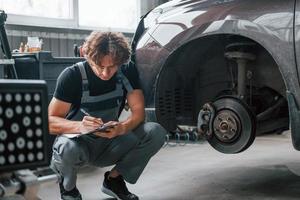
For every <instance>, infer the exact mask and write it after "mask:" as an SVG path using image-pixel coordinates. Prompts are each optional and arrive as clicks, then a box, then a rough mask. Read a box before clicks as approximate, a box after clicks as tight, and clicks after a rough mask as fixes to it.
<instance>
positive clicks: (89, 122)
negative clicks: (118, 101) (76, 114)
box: [79, 116, 103, 134]
mask: <svg viewBox="0 0 300 200" xmlns="http://www.w3.org/2000/svg"><path fill="white" fill-rule="evenodd" d="M101 125H103V121H102V119H101V118H96V117H91V116H84V117H83V119H82V121H81V123H80V127H79V130H80V133H83V134H84V133H88V132H90V131H92V130H95V129H96V128H98V127H99V126H101Z"/></svg>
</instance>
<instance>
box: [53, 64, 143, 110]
mask: <svg viewBox="0 0 300 200" xmlns="http://www.w3.org/2000/svg"><path fill="white" fill-rule="evenodd" d="M84 67H85V70H86V74H87V79H88V82H89V91H90V95H91V96H97V95H101V94H105V93H108V92H111V91H113V90H114V89H115V88H116V81H117V77H116V74H115V75H114V76H113V77H112V78H111V79H110V80H102V79H100V78H99V77H97V76H96V75H95V73H94V72H93V71H92V69H91V67H90V66H89V64H88V63H87V62H86V61H85V62H84ZM121 70H122V72H123V74H124V75H125V76H126V77H127V79H128V80H129V82H130V84H131V86H132V88H133V89H141V86H140V81H139V75H138V71H137V69H136V68H135V66H134V65H133V64H127V65H122V66H121ZM81 95H82V78H81V74H80V70H79V68H78V67H77V66H75V65H73V66H71V67H67V68H66V69H65V70H63V71H62V72H61V74H60V75H59V77H58V79H57V84H56V88H55V91H54V95H53V96H54V97H55V98H57V99H59V100H61V101H64V102H68V103H71V104H72V106H71V110H74V109H77V108H79V106H80V102H81Z"/></svg>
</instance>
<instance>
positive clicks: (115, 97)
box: [51, 63, 166, 190]
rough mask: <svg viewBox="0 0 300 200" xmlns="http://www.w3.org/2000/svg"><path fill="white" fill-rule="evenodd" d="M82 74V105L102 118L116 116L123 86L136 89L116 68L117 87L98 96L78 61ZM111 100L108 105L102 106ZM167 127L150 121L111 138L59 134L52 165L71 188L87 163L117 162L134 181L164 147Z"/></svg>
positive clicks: (80, 116) (101, 165)
mask: <svg viewBox="0 0 300 200" xmlns="http://www.w3.org/2000/svg"><path fill="white" fill-rule="evenodd" d="M77 65H78V67H79V69H80V73H81V77H82V97H81V104H80V107H81V108H84V109H85V110H87V111H88V112H89V113H91V115H92V116H95V117H100V118H102V119H103V121H110V120H117V119H118V114H119V109H120V106H121V102H122V100H123V98H124V97H123V95H124V91H123V88H125V89H126V90H127V93H130V92H131V91H132V90H133V89H132V87H131V85H130V83H129V81H128V80H127V78H126V77H125V76H124V75H123V74H122V72H121V70H119V71H118V72H117V83H116V87H115V90H113V91H111V92H108V93H105V94H101V95H98V96H90V92H89V89H88V87H87V86H88V84H89V82H88V79H87V75H86V71H85V68H84V65H83V64H82V63H78V64H77ZM104 102H110V105H113V106H110V107H109V108H107V107H105V106H103V104H105V103H104ZM112 102H113V104H112ZM82 118H83V115H82V114H81V113H80V112H77V114H76V115H75V116H73V117H72V120H81V119H82ZM165 134H166V131H165V129H164V128H162V127H161V126H160V125H159V124H157V123H153V122H148V123H142V124H140V125H139V126H138V127H137V128H136V129H134V130H133V131H131V132H129V133H127V134H124V135H121V136H117V137H115V138H112V139H108V138H102V137H97V136H95V135H92V134H91V135H82V136H80V137H75V138H68V137H65V136H63V135H61V136H57V138H56V140H55V142H54V145H53V156H52V160H51V168H52V169H53V170H54V171H56V172H57V173H58V174H59V175H61V176H62V177H63V185H64V188H65V189H66V190H71V189H73V188H74V187H75V185H76V177H77V175H76V174H77V171H78V168H79V167H81V166H84V165H94V166H98V167H105V166H110V165H115V167H114V169H116V170H118V171H119V172H120V173H121V174H122V176H123V177H124V179H125V180H126V181H127V182H129V183H135V182H136V181H137V180H138V178H139V176H140V175H141V173H142V172H143V170H144V168H145V166H146V165H147V163H148V161H149V160H150V158H151V157H152V156H153V155H154V154H155V153H156V152H157V151H158V150H159V149H160V148H161V146H162V145H163V143H164V138H165Z"/></svg>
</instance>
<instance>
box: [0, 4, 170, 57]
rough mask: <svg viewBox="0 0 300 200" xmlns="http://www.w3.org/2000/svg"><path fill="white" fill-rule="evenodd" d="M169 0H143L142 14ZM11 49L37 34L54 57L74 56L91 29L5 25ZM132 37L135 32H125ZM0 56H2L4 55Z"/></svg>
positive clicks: (16, 47) (46, 49)
mask: <svg viewBox="0 0 300 200" xmlns="http://www.w3.org/2000/svg"><path fill="white" fill-rule="evenodd" d="M165 2H167V0H147V1H144V0H141V15H144V14H145V13H147V12H148V11H149V10H151V9H152V8H154V7H156V6H157V5H160V4H162V3H165ZM5 28H6V32H7V36H8V41H9V44H10V49H11V50H14V49H18V48H19V46H20V43H21V42H23V43H26V42H27V37H28V36H37V37H39V38H42V39H43V47H42V48H43V50H44V51H51V52H52V55H53V56H54V57H73V56H74V52H73V48H74V44H78V45H81V44H82V43H83V41H84V39H85V38H86V37H87V36H88V35H89V33H90V32H91V31H90V30H78V29H62V28H46V27H36V26H22V25H9V24H7V25H6V26H5ZM124 34H125V36H127V37H128V38H131V37H132V36H133V33H124ZM1 54H2V52H1V53H0V57H1V58H2V57H3V55H1Z"/></svg>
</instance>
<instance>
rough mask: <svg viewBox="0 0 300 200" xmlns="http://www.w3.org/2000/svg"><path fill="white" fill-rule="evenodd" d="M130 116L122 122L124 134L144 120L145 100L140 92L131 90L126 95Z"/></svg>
mask: <svg viewBox="0 0 300 200" xmlns="http://www.w3.org/2000/svg"><path fill="white" fill-rule="evenodd" d="M127 102H128V105H129V108H130V110H131V115H130V116H129V117H128V118H127V119H126V120H125V121H123V122H121V123H122V124H123V126H124V128H125V130H124V131H125V133H126V132H128V131H130V130H132V129H134V128H136V127H137V126H138V125H139V124H140V123H141V122H143V121H144V120H145V100H144V95H143V91H142V90H133V91H132V92H130V93H129V94H128V95H127Z"/></svg>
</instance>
